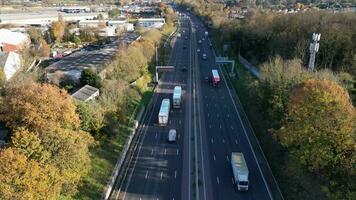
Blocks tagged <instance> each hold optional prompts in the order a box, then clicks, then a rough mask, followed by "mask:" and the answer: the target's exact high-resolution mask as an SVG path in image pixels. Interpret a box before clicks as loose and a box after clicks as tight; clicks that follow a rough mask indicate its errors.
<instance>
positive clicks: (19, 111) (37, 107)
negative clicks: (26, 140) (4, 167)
mask: <svg viewBox="0 0 356 200" xmlns="http://www.w3.org/2000/svg"><path fill="white" fill-rule="evenodd" d="M2 103H3V105H2V108H1V114H0V120H1V121H4V122H5V123H6V126H8V127H10V128H13V129H16V128H18V127H24V128H26V129H28V130H30V131H43V130H52V129H54V128H61V127H63V128H72V129H77V128H78V127H79V124H80V121H79V117H78V115H77V114H76V112H75V109H76V108H75V105H74V102H73V99H72V98H71V97H70V96H69V95H68V93H67V92H66V91H65V90H61V89H59V88H57V87H55V86H52V85H49V84H28V85H24V86H17V85H15V86H9V87H6V88H5V96H4V98H3V101H2Z"/></svg>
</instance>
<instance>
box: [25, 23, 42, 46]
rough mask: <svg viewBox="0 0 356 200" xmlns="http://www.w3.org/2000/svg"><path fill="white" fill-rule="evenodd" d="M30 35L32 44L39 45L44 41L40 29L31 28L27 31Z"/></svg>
mask: <svg viewBox="0 0 356 200" xmlns="http://www.w3.org/2000/svg"><path fill="white" fill-rule="evenodd" d="M27 33H28V35H29V36H30V39H31V43H32V44H39V43H40V42H41V40H43V39H44V37H43V34H42V32H41V30H40V29H37V28H34V27H31V28H29V29H28V31H27Z"/></svg>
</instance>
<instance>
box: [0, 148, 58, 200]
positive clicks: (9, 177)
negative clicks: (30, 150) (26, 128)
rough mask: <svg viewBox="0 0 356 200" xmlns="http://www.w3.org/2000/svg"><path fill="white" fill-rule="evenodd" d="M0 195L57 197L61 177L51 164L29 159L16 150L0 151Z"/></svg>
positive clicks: (8, 199) (33, 199)
mask: <svg viewBox="0 0 356 200" xmlns="http://www.w3.org/2000/svg"><path fill="white" fill-rule="evenodd" d="M0 171H1V173H0V196H1V199H4V200H12V199H18V200H37V199H38V200H47V199H57V198H58V197H59V193H60V189H61V182H60V180H61V177H60V176H59V173H58V170H57V169H56V168H54V167H53V166H51V165H47V164H43V165H41V164H39V163H38V162H36V161H34V160H29V159H28V158H26V156H25V155H23V154H21V153H19V152H18V151H16V150H14V149H12V148H8V149H4V150H1V151H0Z"/></svg>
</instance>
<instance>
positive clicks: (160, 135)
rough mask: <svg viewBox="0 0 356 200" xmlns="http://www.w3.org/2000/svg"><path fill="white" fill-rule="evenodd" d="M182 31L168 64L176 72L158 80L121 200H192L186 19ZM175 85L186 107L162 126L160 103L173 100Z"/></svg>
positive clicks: (188, 49)
mask: <svg viewBox="0 0 356 200" xmlns="http://www.w3.org/2000/svg"><path fill="white" fill-rule="evenodd" d="M179 29H180V30H179V31H182V32H183V31H184V32H185V33H182V37H180V38H177V39H176V42H175V45H174V47H173V49H172V54H171V58H170V60H169V63H168V64H169V65H173V66H175V68H176V69H175V71H174V72H164V73H163V75H162V76H161V78H160V80H159V83H158V86H157V87H156V91H155V93H154V95H153V97H152V98H153V99H152V110H150V112H148V114H147V115H146V118H145V119H144V122H143V125H142V126H140V130H139V133H138V134H143V136H142V139H141V140H140V141H139V146H138V148H137V152H136V153H135V154H134V157H133V159H132V160H131V162H130V165H129V170H128V173H127V176H126V179H125V183H124V184H123V186H122V188H121V192H120V193H119V194H118V196H117V198H118V199H125V200H129V199H176V200H178V199H190V197H189V193H188V192H183V191H188V190H190V187H189V185H190V184H191V183H190V178H189V176H190V173H189V171H190V170H189V169H190V152H189V149H191V148H190V147H189V145H190V141H189V133H190V130H191V127H192V124H191V120H190V119H191V111H190V110H191V107H192V105H191V100H190V99H191V96H190V94H191V74H192V72H191V69H190V68H189V69H188V70H187V71H183V70H182V68H183V67H184V66H186V67H187V66H189V63H190V62H191V61H190V60H191V59H189V57H190V55H191V53H190V49H191V47H190V44H189V41H188V39H187V40H186V39H185V37H186V36H187V37H188V36H189V32H190V29H189V26H188V24H187V23H186V21H184V20H182V22H181V26H180V27H179ZM182 58H186V59H182ZM176 85H181V86H182V89H183V106H182V107H181V108H180V109H173V108H171V112H170V116H169V123H168V125H167V126H166V127H160V126H158V119H157V118H158V112H159V109H160V104H161V102H162V99H164V98H170V99H172V93H173V88H174V86H176ZM148 109H150V108H148ZM171 128H174V129H176V130H177V142H176V143H168V141H167V136H168V131H169V129H171ZM183 157H184V158H185V160H183ZM183 165H184V167H183ZM183 169H184V170H183ZM183 172H184V174H183ZM112 199H113V198H112ZM114 199H115V198H114Z"/></svg>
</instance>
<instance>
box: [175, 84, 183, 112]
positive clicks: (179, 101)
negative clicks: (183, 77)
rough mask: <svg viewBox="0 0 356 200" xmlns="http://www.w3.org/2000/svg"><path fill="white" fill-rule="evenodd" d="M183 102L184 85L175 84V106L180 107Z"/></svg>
mask: <svg viewBox="0 0 356 200" xmlns="http://www.w3.org/2000/svg"><path fill="white" fill-rule="evenodd" d="M181 104H182V87H181V86H175V87H174V92H173V108H180V107H181Z"/></svg>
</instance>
